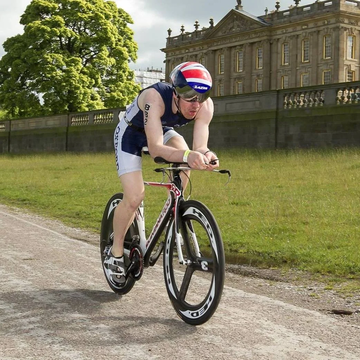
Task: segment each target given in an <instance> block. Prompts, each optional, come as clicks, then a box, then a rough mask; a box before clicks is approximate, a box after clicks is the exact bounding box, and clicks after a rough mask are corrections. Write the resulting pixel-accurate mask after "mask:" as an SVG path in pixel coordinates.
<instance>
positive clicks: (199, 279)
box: [163, 200, 225, 325]
mask: <svg viewBox="0 0 360 360" xmlns="http://www.w3.org/2000/svg"><path fill="white" fill-rule="evenodd" d="M179 227H180V233H181V235H182V239H183V241H182V244H181V249H182V252H183V257H184V259H185V262H187V265H179V259H178V254H177V244H176V239H175V229H174V220H172V221H171V222H170V224H169V226H168V230H167V234H166V242H165V249H164V256H163V262H164V278H165V284H166V289H167V293H168V296H169V298H170V300H171V303H172V305H173V307H174V309H175V311H176V313H177V314H178V316H179V317H180V318H181V319H182V320H183V321H185V322H186V323H188V324H191V325H201V324H203V323H205V322H206V321H208V320H209V319H210V318H211V317H212V315H213V314H214V312H215V311H216V309H217V307H218V305H219V303H220V299H221V296H222V291H223V287H224V281H225V255H224V246H223V242H222V238H221V233H220V230H219V227H218V225H217V223H216V220H215V218H214V216H213V215H212V213H211V212H210V210H209V209H208V208H207V207H206V206H205V205H204V204H202V203H200V202H198V201H196V200H189V201H183V202H182V204H181V205H180V216H179ZM192 234H195V235H196V237H195V236H193V235H192ZM196 244H198V250H200V252H199V251H196ZM194 275H199V276H194Z"/></svg>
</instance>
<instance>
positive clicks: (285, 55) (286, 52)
mask: <svg viewBox="0 0 360 360" xmlns="http://www.w3.org/2000/svg"><path fill="white" fill-rule="evenodd" d="M281 63H282V65H289V63H290V48H289V43H283V44H282V61H281Z"/></svg>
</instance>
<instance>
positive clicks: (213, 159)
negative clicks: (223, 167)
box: [204, 150, 219, 171]
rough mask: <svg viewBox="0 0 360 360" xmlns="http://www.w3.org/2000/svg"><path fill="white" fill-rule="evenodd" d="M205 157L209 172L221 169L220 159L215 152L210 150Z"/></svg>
mask: <svg viewBox="0 0 360 360" xmlns="http://www.w3.org/2000/svg"><path fill="white" fill-rule="evenodd" d="M204 156H205V158H206V160H205V162H206V163H207V170H210V171H211V170H213V169H215V168H217V167H219V159H218V157H217V155H216V154H215V153H214V152H212V151H210V150H208V151H207V152H206V153H205V154H204Z"/></svg>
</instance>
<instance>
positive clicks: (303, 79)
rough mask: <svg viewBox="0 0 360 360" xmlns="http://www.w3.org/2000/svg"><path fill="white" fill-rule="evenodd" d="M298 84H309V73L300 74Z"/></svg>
mask: <svg viewBox="0 0 360 360" xmlns="http://www.w3.org/2000/svg"><path fill="white" fill-rule="evenodd" d="M300 86H310V76H309V73H303V74H301V76H300Z"/></svg>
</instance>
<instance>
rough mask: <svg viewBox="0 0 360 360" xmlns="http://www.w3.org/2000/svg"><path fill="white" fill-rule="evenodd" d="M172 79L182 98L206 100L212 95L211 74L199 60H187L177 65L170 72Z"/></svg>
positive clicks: (176, 91) (177, 92) (176, 90)
mask: <svg viewBox="0 0 360 360" xmlns="http://www.w3.org/2000/svg"><path fill="white" fill-rule="evenodd" d="M170 81H171V84H172V86H173V88H174V90H175V93H176V94H177V95H178V96H180V97H181V98H184V99H194V101H199V102H204V101H205V100H206V99H207V98H208V97H209V96H210V90H211V87H212V79H211V75H210V73H209V71H208V70H207V69H206V68H205V67H204V66H203V65H202V64H200V63H198V62H193V61H187V62H184V63H181V64H180V65H178V66H176V67H175V68H174V70H173V71H172V72H171V74H170Z"/></svg>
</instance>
